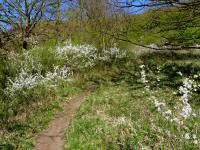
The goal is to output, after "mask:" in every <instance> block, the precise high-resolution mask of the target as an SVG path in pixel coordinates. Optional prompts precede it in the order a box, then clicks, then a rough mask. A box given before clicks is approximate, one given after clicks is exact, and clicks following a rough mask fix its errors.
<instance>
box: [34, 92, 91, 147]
mask: <svg viewBox="0 0 200 150" xmlns="http://www.w3.org/2000/svg"><path fill="white" fill-rule="evenodd" d="M89 94H90V92H89V91H88V92H84V93H81V94H79V95H77V96H75V97H73V98H72V99H71V100H70V101H69V103H67V104H66V105H65V106H64V110H63V112H60V113H58V114H57V115H56V116H55V119H54V120H53V122H52V124H51V126H50V127H49V128H48V129H47V130H46V131H44V132H43V133H41V134H40V135H39V136H38V137H37V138H36V146H35V148H33V150H62V148H63V144H64V133H65V130H66V129H68V127H69V126H70V123H71V121H72V119H73V117H74V115H75V112H76V111H77V109H78V108H79V107H80V105H81V103H82V102H83V101H84V99H85V97H87V96H88V95H89Z"/></svg>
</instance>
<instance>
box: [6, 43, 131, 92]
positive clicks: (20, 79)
mask: <svg viewBox="0 0 200 150" xmlns="http://www.w3.org/2000/svg"><path fill="white" fill-rule="evenodd" d="M126 56H127V55H126V53H125V52H122V51H121V50H119V49H118V48H116V47H114V48H110V49H108V50H103V52H102V53H99V52H98V50H97V49H96V48H95V47H94V46H91V45H88V44H84V45H75V44H72V42H71V41H70V40H68V41H66V42H65V43H64V45H63V46H57V47H56V48H49V49H32V50H30V51H24V52H23V53H22V55H10V57H9V58H10V63H9V67H10V70H12V73H13V75H11V77H10V78H9V81H8V83H7V88H6V90H5V92H6V93H7V94H8V95H13V94H14V93H15V92H16V91H20V90H24V89H34V88H35V87H37V86H43V87H45V88H47V87H55V86H57V85H58V82H59V81H60V82H62V81H66V79H67V78H69V77H70V76H71V75H72V74H73V71H74V70H80V69H83V68H92V67H94V66H95V65H96V64H97V63H98V62H99V61H103V62H105V61H112V59H122V58H125V57H126Z"/></svg>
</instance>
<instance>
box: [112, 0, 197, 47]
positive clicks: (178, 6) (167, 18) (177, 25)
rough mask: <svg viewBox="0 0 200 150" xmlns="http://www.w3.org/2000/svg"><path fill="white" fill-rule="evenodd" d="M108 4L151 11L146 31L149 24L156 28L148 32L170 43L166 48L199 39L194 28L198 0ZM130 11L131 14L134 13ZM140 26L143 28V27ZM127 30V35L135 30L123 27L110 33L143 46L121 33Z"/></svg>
mask: <svg viewBox="0 0 200 150" xmlns="http://www.w3.org/2000/svg"><path fill="white" fill-rule="evenodd" d="M110 4H111V5H113V6H114V7H117V8H122V9H127V8H130V9H131V10H132V11H133V12H134V11H138V10H140V12H141V13H144V11H145V10H147V11H148V12H149V14H151V16H150V15H149V18H148V22H147V23H146V24H147V25H146V27H147V29H148V31H150V30H149V28H151V29H156V30H154V31H153V32H152V34H157V36H158V35H160V39H164V41H166V43H167V44H168V45H170V46H169V47H167V48H169V49H171V48H172V49H174V48H176V49H182V48H193V47H194V44H198V43H200V33H199V32H198V31H199V28H200V24H199V20H200V0H126V1H124V0H112V2H111V3H110ZM150 12H151V13H150ZM127 15H128V14H127ZM131 15H132V16H134V14H131ZM130 22H131V21H130ZM128 28H134V24H130V25H129V26H128ZM143 29H144V30H145V28H143ZM127 31H128V35H130V34H131V33H130V32H132V33H133V32H135V31H134V30H133V31H131V30H128V29H124V30H123V31H122V32H121V33H120V34H118V35H117V36H116V35H113V34H112V36H115V37H117V38H118V39H120V40H124V41H127V42H130V43H132V44H135V45H140V46H143V47H147V46H145V44H143V43H138V42H137V41H133V40H131V39H130V38H129V36H127V35H125V34H123V33H124V32H127ZM174 46H175V47H174ZM160 49H162V47H160Z"/></svg>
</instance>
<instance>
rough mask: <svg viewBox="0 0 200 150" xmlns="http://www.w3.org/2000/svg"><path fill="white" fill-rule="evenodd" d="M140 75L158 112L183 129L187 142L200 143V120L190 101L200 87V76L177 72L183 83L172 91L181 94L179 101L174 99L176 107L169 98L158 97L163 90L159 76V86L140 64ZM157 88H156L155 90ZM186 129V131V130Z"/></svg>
mask: <svg viewBox="0 0 200 150" xmlns="http://www.w3.org/2000/svg"><path fill="white" fill-rule="evenodd" d="M158 68H159V69H157V70H158V73H160V72H161V69H160V67H158ZM140 69H141V71H140V75H141V79H140V81H141V83H142V84H144V92H143V93H146V94H148V95H149V101H150V103H151V104H152V105H154V107H155V109H156V110H157V112H158V114H159V115H161V116H162V117H163V119H165V120H166V121H168V122H170V123H171V124H176V125H177V126H179V128H180V129H182V131H180V132H183V133H182V134H184V135H183V136H182V137H183V138H184V140H186V142H189V143H190V142H192V143H193V144H195V145H198V144H199V142H200V141H199V138H198V137H197V135H196V134H197V130H198V126H196V125H195V123H194V122H195V120H197V121H198V120H199V118H197V117H198V116H197V115H196V112H195V110H194V109H193V108H192V106H191V104H190V103H189V101H190V98H191V97H192V94H193V92H195V91H197V89H198V88H199V86H198V82H197V81H195V79H197V78H198V75H194V76H192V77H183V73H182V72H180V71H179V72H178V73H177V74H178V75H180V76H181V77H182V85H181V86H180V87H179V88H178V89H177V92H172V93H171V95H172V97H173V95H175V96H179V100H178V101H174V102H173V103H174V108H173V107H172V106H170V105H169V104H168V99H166V98H163V97H158V95H159V90H161V89H160V88H159V87H158V85H159V82H160V78H159V76H157V75H155V76H156V81H157V87H152V88H150V86H151V81H148V80H147V79H148V78H147V76H148V75H147V74H146V71H145V69H146V66H145V65H141V66H140ZM154 89H156V90H154ZM190 122H193V123H194V126H191V123H190ZM184 131H185V132H184Z"/></svg>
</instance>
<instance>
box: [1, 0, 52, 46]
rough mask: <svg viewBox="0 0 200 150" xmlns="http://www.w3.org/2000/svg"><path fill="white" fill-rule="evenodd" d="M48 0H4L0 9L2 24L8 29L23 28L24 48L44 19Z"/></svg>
mask: <svg viewBox="0 0 200 150" xmlns="http://www.w3.org/2000/svg"><path fill="white" fill-rule="evenodd" d="M49 5H50V3H49V2H48V0H3V1H2V3H1V5H0V6H1V8H2V9H0V17H1V18H0V25H1V26H2V25H3V24H6V25H7V29H17V30H21V34H22V35H21V38H22V43H23V48H24V49H27V48H28V38H29V37H30V35H31V33H32V31H33V29H34V28H35V26H36V25H37V24H38V22H39V21H40V20H41V19H42V17H43V14H44V11H45V9H46V8H47V7H48V6H49Z"/></svg>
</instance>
